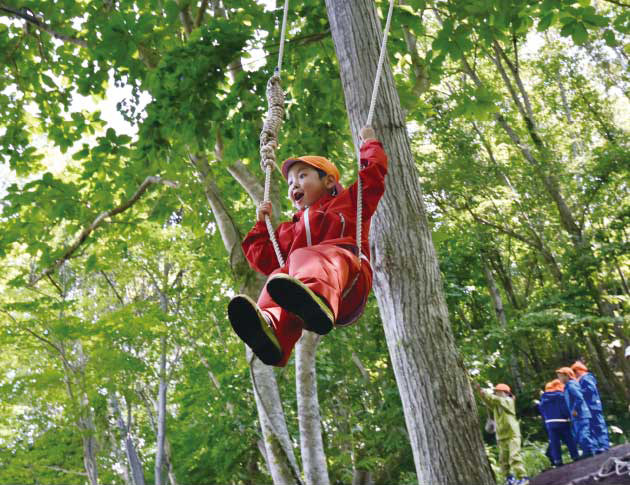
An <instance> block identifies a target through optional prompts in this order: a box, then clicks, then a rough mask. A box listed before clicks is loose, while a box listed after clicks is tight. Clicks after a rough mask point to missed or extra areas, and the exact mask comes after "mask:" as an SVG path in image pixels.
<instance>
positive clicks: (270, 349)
mask: <svg viewBox="0 0 630 485" xmlns="http://www.w3.org/2000/svg"><path fill="white" fill-rule="evenodd" d="M360 136H361V139H362V140H363V143H362V146H361V171H360V173H359V176H360V177H361V181H362V184H363V190H362V199H363V219H362V228H363V231H362V237H361V241H360V249H357V246H358V244H357V241H356V236H355V233H356V220H357V217H356V210H357V209H356V208H357V183H356V182H355V183H354V184H353V185H352V186H350V187H349V188H347V189H345V190H344V189H343V187H342V186H341V184H340V183H339V171H338V170H337V167H335V165H334V164H333V163H332V162H330V161H329V160H328V159H326V158H324V157H319V156H301V157H296V158H289V159H288V160H285V161H284V163H283V164H282V174H283V175H284V177H285V179H286V180H287V182H288V184H289V190H288V197H289V200H290V201H291V202H292V203H293V205H294V206H295V208H296V209H297V212H296V213H295V215H294V216H293V218H292V220H291V221H287V222H283V223H281V224H280V225H279V227H278V228H277V229H276V231H275V235H276V239H277V241H278V244H279V246H280V251H281V253H282V255H283V256H284V259H285V260H286V263H285V264H284V266H280V265H279V263H278V259H277V257H276V255H275V253H274V248H273V245H272V242H271V240H270V238H269V233H268V232H267V227H266V226H265V222H264V219H265V216H271V213H272V207H271V203H269V202H263V203H262V204H261V205H260V206H259V207H258V210H257V222H256V224H255V225H254V227H253V228H252V230H251V231H250V232H249V233H248V234H247V236H246V238H245V240H244V241H243V250H244V251H245V255H246V257H247V260H248V261H249V264H250V265H251V267H252V268H254V269H255V270H256V271H259V272H260V273H263V274H265V275H271V276H270V277H269V279H268V280H267V283H266V284H265V287H264V288H263V290H262V292H261V294H260V297H259V298H258V304H256V302H254V301H253V300H252V299H250V298H249V297H247V296H246V295H237V296H235V297H234V298H233V299H232V300H231V301H230V303H229V305H228V316H229V319H230V323H231V324H232V327H233V328H234V331H235V332H236V334H237V335H238V336H239V337H240V338H241V339H242V340H243V341H244V342H245V343H246V344H247V345H248V346H249V347H250V348H251V349H252V351H253V352H254V354H256V356H257V357H258V358H259V359H260V360H261V361H262V362H264V363H265V364H267V365H276V366H280V367H283V366H285V365H286V363H287V361H288V360H289V356H290V355H291V350H292V349H293V347H294V346H295V343H296V342H297V341H298V339H299V338H300V336H301V335H302V330H303V329H305V330H310V331H312V332H315V333H318V334H320V335H325V334H327V333H328V332H330V331H331V330H332V329H333V326H335V325H339V326H341V325H348V324H350V323H352V322H354V321H355V320H357V319H358V318H359V316H360V315H361V313H362V312H363V309H364V307H365V304H366V301H367V297H368V294H369V293H370V290H371V288H372V268H371V267H370V263H369V256H370V252H369V244H368V232H369V228H370V219H371V217H372V214H374V211H375V210H376V207H377V205H378V202H379V200H380V198H381V196H382V195H383V192H384V190H385V175H386V173H387V156H386V155H385V152H384V151H383V146H382V144H381V143H380V142H379V141H378V140H376V138H375V134H374V130H373V129H372V128H371V127H369V126H366V127H364V128H363V129H362V130H361V132H360ZM357 253H359V254H357ZM359 258H360V259H361V260H362V261H360V260H359Z"/></svg>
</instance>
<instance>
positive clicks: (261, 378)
mask: <svg viewBox="0 0 630 485" xmlns="http://www.w3.org/2000/svg"><path fill="white" fill-rule="evenodd" d="M219 155H220V154H219ZM191 160H192V162H193V163H194V165H195V167H196V168H197V170H198V174H199V179H200V181H201V183H202V185H203V187H204V192H205V194H206V199H207V201H208V204H209V205H210V208H211V209H212V212H213V214H214V217H215V219H216V222H217V227H218V228H219V232H220V233H221V237H222V239H223V244H224V246H225V249H226V251H227V252H228V254H229V256H230V265H231V267H232V272H233V273H234V277H235V279H236V280H237V281H239V280H240V281H243V284H242V286H241V288H239V291H241V292H243V293H245V294H247V295H249V296H250V297H252V298H254V299H256V298H257V297H258V293H259V292H260V289H261V287H262V280H261V279H260V277H258V275H256V273H255V272H254V271H253V270H252V269H251V268H250V267H249V265H248V263H247V261H246V259H245V255H244V254H243V250H242V249H241V236H240V234H239V231H238V228H237V226H236V224H235V223H234V221H233V220H232V218H231V216H230V214H229V212H228V210H227V208H226V207H225V205H224V204H223V201H222V199H221V196H220V194H219V190H218V188H217V187H216V184H215V183H214V181H213V180H212V174H211V172H210V166H209V164H208V161H207V160H206V159H205V158H203V157H191ZM239 182H241V183H242V184H255V183H256V181H255V178H254V177H246V176H241V177H240V178H239ZM246 190H247V191H248V192H249V193H258V192H260V188H259V187H246ZM246 357H247V361H248V362H250V363H251V365H250V371H251V377H252V384H253V387H254V396H255V401H256V409H257V411H258V419H259V422H260V427H261V430H262V435H263V441H264V443H265V450H266V455H265V461H266V463H267V466H268V468H269V474H270V475H271V477H272V479H273V483H274V485H284V484H295V483H296V481H297V480H296V477H295V475H296V474H299V469H298V468H297V465H296V460H295V456H294V453H293V445H292V443H291V439H290V437H289V430H288V428H287V424H286V420H285V418H284V411H283V409H282V401H281V399H280V393H279V391H278V384H277V382H276V375H275V374H274V371H273V369H272V368H271V367H269V366H266V365H264V364H263V363H262V362H260V361H259V360H258V359H252V354H251V351H250V350H249V348H246Z"/></svg>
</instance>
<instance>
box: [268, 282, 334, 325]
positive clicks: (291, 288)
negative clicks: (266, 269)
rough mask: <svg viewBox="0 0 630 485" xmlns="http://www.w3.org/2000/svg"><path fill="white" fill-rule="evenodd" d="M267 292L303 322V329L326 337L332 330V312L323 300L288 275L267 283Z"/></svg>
mask: <svg viewBox="0 0 630 485" xmlns="http://www.w3.org/2000/svg"><path fill="white" fill-rule="evenodd" d="M267 291H268V292H269V295H271V298H273V301H275V302H276V303H277V304H278V305H280V306H281V307H282V308H284V309H285V310H286V311H288V312H291V313H293V314H295V315H297V316H298V317H300V318H301V319H302V320H303V321H304V328H305V329H306V330H310V331H311V332H315V333H318V334H320V335H326V334H327V333H328V332H330V331H331V330H332V328H333V323H334V316H333V312H332V310H331V309H330V308H328V305H327V304H326V302H325V301H324V299H323V298H321V297H320V296H317V295H316V294H315V293H313V292H312V291H311V290H310V289H309V287H308V286H306V285H305V284H304V283H302V282H301V281H300V280H298V279H296V278H293V277H291V276H289V275H288V274H284V273H278V274H276V275H274V276H272V277H271V278H269V281H268V282H267Z"/></svg>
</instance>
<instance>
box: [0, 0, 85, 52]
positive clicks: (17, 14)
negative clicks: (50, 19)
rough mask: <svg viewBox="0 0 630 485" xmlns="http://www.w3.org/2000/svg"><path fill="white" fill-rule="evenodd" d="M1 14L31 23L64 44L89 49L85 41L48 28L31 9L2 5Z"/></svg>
mask: <svg viewBox="0 0 630 485" xmlns="http://www.w3.org/2000/svg"><path fill="white" fill-rule="evenodd" d="M0 12H4V13H5V14H6V15H7V16H9V17H13V18H20V19H22V20H24V21H26V22H28V23H29V25H34V26H35V27H37V28H38V29H39V30H42V31H44V32H46V33H48V34H50V35H52V36H53V37H54V38H55V39H59V40H61V41H63V42H69V43H71V44H74V45H78V46H79V47H83V48H87V46H88V44H87V42H86V41H85V40H82V39H78V38H76V37H71V36H68V35H65V34H60V33H59V32H57V31H55V30H53V29H52V28H51V27H48V26H47V25H46V24H45V23H44V22H42V21H41V20H40V19H38V18H37V17H35V15H33V14H32V13H30V10H29V9H26V8H21V9H19V10H15V9H13V8H10V7H7V6H6V5H4V4H2V3H0Z"/></svg>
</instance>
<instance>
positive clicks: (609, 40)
mask: <svg viewBox="0 0 630 485" xmlns="http://www.w3.org/2000/svg"><path fill="white" fill-rule="evenodd" d="M604 41H606V45H607V46H608V47H616V46H618V45H619V42H617V39H616V38H615V33H614V32H613V31H612V30H610V29H606V30H605V31H604Z"/></svg>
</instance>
